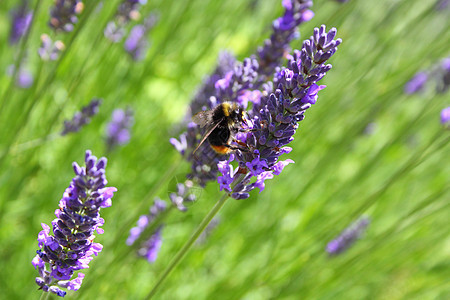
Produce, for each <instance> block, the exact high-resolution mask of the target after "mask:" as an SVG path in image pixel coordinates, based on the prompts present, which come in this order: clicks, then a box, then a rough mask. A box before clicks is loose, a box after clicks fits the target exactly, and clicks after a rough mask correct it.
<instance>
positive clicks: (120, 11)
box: [103, 0, 147, 43]
mask: <svg viewBox="0 0 450 300" xmlns="http://www.w3.org/2000/svg"><path fill="white" fill-rule="evenodd" d="M146 3H147V0H124V1H123V2H122V3H121V4H120V5H119V7H118V8H117V12H116V15H115V16H114V20H112V21H110V22H109V23H108V24H107V25H106V28H105V30H104V32H103V33H104V35H105V37H106V38H107V39H109V40H110V41H111V42H113V43H118V42H120V41H121V40H122V38H123V37H124V36H125V33H126V31H125V26H126V25H127V24H128V23H129V22H130V21H131V20H138V19H139V18H140V16H141V14H140V12H139V9H140V8H141V6H142V5H144V4H146Z"/></svg>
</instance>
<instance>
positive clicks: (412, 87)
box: [405, 72, 428, 94]
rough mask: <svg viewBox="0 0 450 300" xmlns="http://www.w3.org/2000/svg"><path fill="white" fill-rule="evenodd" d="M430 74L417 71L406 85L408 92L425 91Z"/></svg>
mask: <svg viewBox="0 0 450 300" xmlns="http://www.w3.org/2000/svg"><path fill="white" fill-rule="evenodd" d="M427 80H428V75H427V74H426V73H425V72H418V73H416V74H415V75H414V76H413V78H411V79H410V80H409V81H408V82H407V83H406V85H405V93H406V94H415V93H418V92H421V91H423V89H424V87H425V84H426V83H427Z"/></svg>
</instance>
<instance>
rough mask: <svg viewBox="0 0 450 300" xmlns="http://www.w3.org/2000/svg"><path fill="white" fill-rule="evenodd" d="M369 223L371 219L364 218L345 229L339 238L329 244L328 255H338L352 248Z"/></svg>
mask: <svg viewBox="0 0 450 300" xmlns="http://www.w3.org/2000/svg"><path fill="white" fill-rule="evenodd" d="M369 223H370V220H369V218H367V217H363V218H361V219H360V220H359V221H357V222H356V223H354V224H352V225H351V226H349V227H348V228H347V229H345V230H344V231H343V232H342V233H341V234H340V235H339V236H338V237H337V238H335V239H334V240H332V241H331V242H329V243H328V244H327V247H326V251H327V252H328V254H329V255H337V254H340V253H342V252H344V251H345V250H347V249H348V248H350V246H352V245H353V243H354V242H355V241H356V240H357V239H358V238H360V236H361V234H362V233H363V232H364V230H365V229H366V227H367V225H369Z"/></svg>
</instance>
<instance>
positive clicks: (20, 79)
mask: <svg viewBox="0 0 450 300" xmlns="http://www.w3.org/2000/svg"><path fill="white" fill-rule="evenodd" d="M6 73H7V74H8V75H9V76H13V75H14V65H10V66H9V67H8V69H7V72H6ZM33 82H34V78H33V74H32V73H31V72H30V71H29V70H28V69H26V68H25V67H21V68H20V69H19V72H17V74H16V85H17V86H18V87H21V88H23V89H27V88H29V87H30V86H32V85H33Z"/></svg>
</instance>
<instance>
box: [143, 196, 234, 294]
mask: <svg viewBox="0 0 450 300" xmlns="http://www.w3.org/2000/svg"><path fill="white" fill-rule="evenodd" d="M228 197H229V196H228V194H225V195H223V196H222V198H220V200H219V201H217V203H216V204H215V205H214V207H213V208H212V209H211V210H210V212H209V213H208V214H207V215H206V217H205V218H204V219H203V221H202V222H201V223H200V225H199V226H198V227H197V229H196V230H195V232H194V233H193V234H192V236H191V237H190V238H189V240H187V242H186V243H185V244H184V245H183V247H182V248H181V249H180V250H179V251H178V253H177V254H176V255H175V257H174V258H173V259H172V261H171V262H170V264H169V265H168V266H167V268H166V269H165V270H164V272H163V274H162V275H161V276H160V277H159V279H158V281H157V282H156V284H155V285H154V286H153V289H152V290H151V291H150V293H149V294H148V295H147V297H146V298H145V299H151V298H152V297H153V296H154V295H155V294H156V292H157V291H158V288H159V287H160V286H161V284H162V283H163V282H164V280H165V279H166V278H167V277H168V276H169V274H170V272H172V270H173V269H175V267H176V266H177V265H178V264H179V263H180V261H181V260H182V259H183V257H184V256H185V255H186V253H187V252H188V251H189V249H191V247H192V245H193V244H194V242H195V241H196V240H197V238H198V237H199V236H200V234H201V233H202V232H203V231H204V230H205V228H206V227H207V226H208V224H209V222H211V220H212V219H213V218H214V216H215V215H216V214H217V213H218V212H219V211H220V209H221V208H222V207H223V205H224V204H225V202H226V201H227V199H228Z"/></svg>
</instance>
